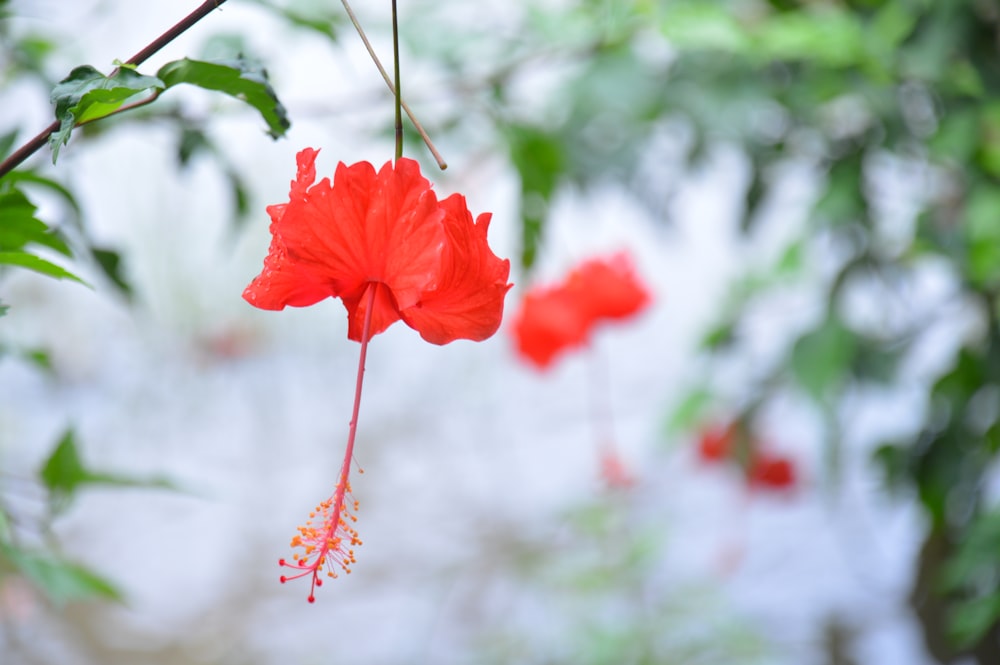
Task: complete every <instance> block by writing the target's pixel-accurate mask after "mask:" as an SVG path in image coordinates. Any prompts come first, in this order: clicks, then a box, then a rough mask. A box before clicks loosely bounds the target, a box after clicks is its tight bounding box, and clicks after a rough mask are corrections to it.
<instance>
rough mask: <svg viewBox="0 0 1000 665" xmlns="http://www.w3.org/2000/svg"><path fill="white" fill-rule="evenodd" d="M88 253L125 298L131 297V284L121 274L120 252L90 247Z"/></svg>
mask: <svg viewBox="0 0 1000 665" xmlns="http://www.w3.org/2000/svg"><path fill="white" fill-rule="evenodd" d="M90 253H91V254H93V256H94V260H96V261H97V265H98V266H100V268H101V271H102V272H103V273H104V275H105V276H106V277H107V278H108V279H109V280H111V282H112V283H113V284H114V285H115V286H117V287H118V289H119V290H120V291H121V292H122V294H123V295H124V296H125V297H126V298H131V297H132V285H131V284H129V283H128V281H127V280H126V279H125V277H124V276H123V275H122V266H121V254H119V253H118V252H116V251H114V250H110V249H102V248H100V247H91V248H90Z"/></svg>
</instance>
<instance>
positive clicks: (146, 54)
mask: <svg viewBox="0 0 1000 665" xmlns="http://www.w3.org/2000/svg"><path fill="white" fill-rule="evenodd" d="M224 2H226V0H205V2H203V3H201V6H200V7H198V8H197V9H195V10H194V11H193V12H191V13H190V14H188V15H187V16H186V17H184V18H183V19H181V20H180V21H179V22H178V23H177V24H176V25H175V26H173V27H172V28H170V29H169V30H167V31H166V32H164V33H163V34H162V35H160V36H159V37H157V38H156V39H154V40H153V41H151V42H150V43H149V44H147V45H146V46H145V47H143V49H142V50H141V51H139V52H138V53H136V54H135V55H133V56H132V57H131V58H129V59H128V60H126V61H125V64H126V65H141V64H142V63H143V62H145V61H146V60H148V59H149V58H150V57H152V56H153V54H155V53H156V52H157V51H159V50H160V49H162V48H163V47H164V46H166V45H167V44H169V43H170V42H172V41H174V40H175V39H177V38H178V37H179V36H180V35H181V34H183V33H184V32H185V31H187V29H188V28H190V27H191V26H193V25H194V24H195V23H197V22H198V21H200V20H201V19H203V18H205V17H206V16H208V15H209V14H211V13H212V12H213V11H214V10H215V9H216V8H218V6H219V5H221V4H222V3H224ZM117 72H118V70H117V69H116V70H115V71H114V72H112V73H111V76H114V75H115V74H116V73H117ZM59 124H60V123H59V121H58V120H56V121H54V122H53V123H52V124H51V125H49V126H48V127H46V128H45V129H43V130H42V131H41V132H39V133H38V135H37V136H35V137H34V138H33V139H31V140H30V141H28V142H27V143H25V144H24V145H22V146H21V147H20V148H18V149H17V150H15V151H14V153H13V154H11V156H10V157H8V158H7V159H5V160H4V161H3V163H2V164H0V178H2V177H4V176H5V175H7V174H8V173H10V172H11V171H13V170H14V169H16V168H17V167H18V166H20V165H21V163H22V162H24V160H26V159H27V158H28V157H31V156H32V155H33V154H35V153H36V152H38V151H39V150H40V149H41V148H42V147H43V146H44V145H45V143H46V142H47V141H48V140H49V135H50V134H52V132H54V131H57V130H58V129H59Z"/></svg>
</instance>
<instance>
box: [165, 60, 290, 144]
mask: <svg viewBox="0 0 1000 665" xmlns="http://www.w3.org/2000/svg"><path fill="white" fill-rule="evenodd" d="M157 76H158V77H159V78H160V79H162V80H163V82H164V84H165V85H166V87H167V88H172V87H173V86H175V85H180V84H182V83H188V84H190V85H196V86H198V87H200V88H204V89H206V90H216V91H219V92H224V93H226V94H227V95H230V96H231V97H235V98H236V99H239V100H241V101H244V102H246V103H247V104H249V105H250V106H252V107H254V108H255V109H257V111H258V112H259V113H260V115H261V117H263V118H264V122H265V123H267V127H268V134H269V135H270V136H271V138H278V137H281V136H284V135H285V132H286V131H287V130H288V128H289V127H290V126H291V123H290V122H289V120H288V116H287V114H286V112H285V107H284V106H282V104H281V102H280V101H278V97H277V95H276V94H275V92H274V90H273V89H272V88H271V85H270V83H268V80H267V71H266V70H265V69H264V68H263V67H261V66H260V65H258V64H256V63H254V62H251V61H249V60H247V59H245V58H239V59H237V60H233V61H227V62H205V61H201V60H191V59H189V58H184V59H183V60H175V61H173V62H168V63H167V64H165V65H164V66H163V67H161V68H160V70H159V71H158V72H157Z"/></svg>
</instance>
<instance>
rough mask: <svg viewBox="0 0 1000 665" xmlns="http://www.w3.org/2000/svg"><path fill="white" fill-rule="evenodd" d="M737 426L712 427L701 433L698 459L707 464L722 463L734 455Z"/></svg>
mask: <svg viewBox="0 0 1000 665" xmlns="http://www.w3.org/2000/svg"><path fill="white" fill-rule="evenodd" d="M735 440H736V425H735V424H732V425H728V426H722V425H712V426H711V427H708V428H706V429H705V430H703V431H702V433H701V438H700V439H699V440H698V457H700V458H701V459H702V460H704V461H706V462H721V461H722V460H724V459H727V458H729V457H731V456H732V454H733V444H734V442H735Z"/></svg>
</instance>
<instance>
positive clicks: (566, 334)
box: [514, 252, 651, 368]
mask: <svg viewBox="0 0 1000 665" xmlns="http://www.w3.org/2000/svg"><path fill="white" fill-rule="evenodd" d="M650 301H651V297H650V295H649V291H648V290H647V289H646V287H645V285H644V284H643V283H642V281H641V280H640V279H639V277H638V275H637V274H636V272H635V267H634V265H633V263H632V259H631V257H630V256H629V255H628V254H627V253H625V252H619V253H617V254H614V255H612V256H610V257H607V258H595V259H590V260H587V261H585V262H583V263H581V264H580V265H579V266H577V267H576V268H575V269H574V270H573V271H572V272H571V273H570V274H569V275H568V276H567V278H566V280H565V282H563V283H562V284H557V285H555V286H549V287H539V288H534V289H531V290H530V291H528V292H527V293H526V294H525V296H524V300H523V301H522V304H521V310H520V311H519V312H518V314H517V315H516V316H515V318H514V337H515V340H516V343H517V350H518V352H519V353H520V354H521V355H522V356H523V357H524V358H526V359H527V360H529V361H530V362H532V363H534V364H535V365H536V366H537V367H539V368H545V367H548V366H549V365H550V364H551V363H552V361H553V360H554V359H555V358H556V356H558V355H559V354H560V353H562V352H563V351H565V350H567V349H571V348H574V347H577V346H582V345H584V344H585V343H586V342H587V340H588V338H589V336H590V333H591V330H592V329H593V328H594V326H595V325H597V324H598V323H601V322H602V321H614V320H623V319H627V318H629V317H631V316H634V315H635V314H638V313H639V312H641V311H642V310H643V309H645V308H646V307H647V306H648V305H649V303H650Z"/></svg>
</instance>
